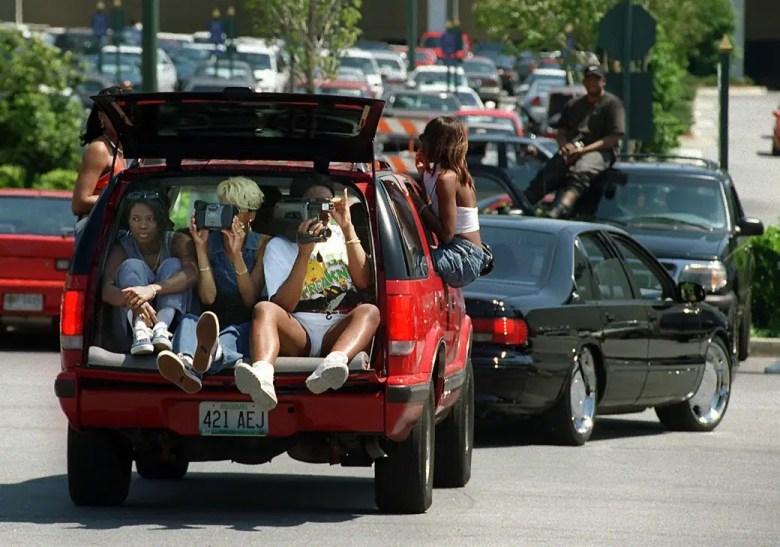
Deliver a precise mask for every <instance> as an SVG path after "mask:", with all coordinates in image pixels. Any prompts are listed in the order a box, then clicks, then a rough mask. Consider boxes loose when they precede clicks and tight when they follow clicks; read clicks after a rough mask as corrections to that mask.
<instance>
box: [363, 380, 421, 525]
mask: <svg viewBox="0 0 780 547" xmlns="http://www.w3.org/2000/svg"><path fill="white" fill-rule="evenodd" d="M434 404H435V402H434V398H433V386H431V387H430V389H429V394H428V399H427V401H426V403H425V405H424V407H423V412H422V416H420V419H419V421H418V422H417V423H416V424H415V425H414V428H413V429H412V431H411V433H409V437H407V439H406V440H404V441H401V442H394V441H385V442H384V443H383V448H384V450H385V453H386V454H387V456H386V457H384V458H380V459H378V460H376V462H375V463H374V490H375V492H374V497H375V500H376V505H377V507H378V508H379V510H380V511H381V512H383V513H424V512H425V511H426V510H427V509H428V508H429V507H430V506H431V502H432V501H433V469H434V457H433V450H434V442H435V434H434V429H435V428H434V423H433V415H434Z"/></svg>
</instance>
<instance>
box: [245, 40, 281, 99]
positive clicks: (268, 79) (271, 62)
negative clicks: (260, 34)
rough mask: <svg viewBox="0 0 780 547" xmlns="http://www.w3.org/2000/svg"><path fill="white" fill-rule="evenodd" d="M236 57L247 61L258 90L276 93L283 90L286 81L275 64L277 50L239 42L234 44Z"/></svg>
mask: <svg viewBox="0 0 780 547" xmlns="http://www.w3.org/2000/svg"><path fill="white" fill-rule="evenodd" d="M236 59H237V60H239V61H244V62H246V63H249V66H251V67H252V72H253V74H254V76H255V80H257V87H258V89H259V91H265V92H267V93H276V92H281V91H284V86H285V83H286V81H287V79H286V77H285V75H284V74H283V73H282V72H280V70H279V66H278V64H277V60H278V59H277V52H276V50H275V49H274V48H271V47H268V46H265V45H260V44H258V43H239V44H238V45H236Z"/></svg>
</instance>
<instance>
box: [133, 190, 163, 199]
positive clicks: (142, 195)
mask: <svg viewBox="0 0 780 547" xmlns="http://www.w3.org/2000/svg"><path fill="white" fill-rule="evenodd" d="M127 197H128V199H160V194H159V193H158V192H152V191H146V192H130V193H129V194H127Z"/></svg>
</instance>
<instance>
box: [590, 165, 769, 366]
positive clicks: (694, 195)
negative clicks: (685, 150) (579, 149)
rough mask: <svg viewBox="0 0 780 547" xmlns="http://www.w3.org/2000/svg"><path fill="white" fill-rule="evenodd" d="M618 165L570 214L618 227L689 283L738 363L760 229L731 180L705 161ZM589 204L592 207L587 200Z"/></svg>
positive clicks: (744, 347) (744, 350) (745, 340)
mask: <svg viewBox="0 0 780 547" xmlns="http://www.w3.org/2000/svg"><path fill="white" fill-rule="evenodd" d="M626 159H630V160H633V161H619V162H617V163H616V164H615V165H614V166H613V168H612V169H611V170H610V171H608V172H607V173H606V174H605V176H604V178H603V179H602V182H606V185H605V186H603V187H604V188H605V191H604V192H603V195H602V192H596V193H591V194H590V198H588V197H586V198H585V199H581V200H580V201H578V202H577V206H576V207H575V215H576V216H577V217H578V218H582V219H585V220H596V221H598V222H609V223H612V224H616V225H618V226H619V227H621V228H623V229H624V230H626V231H627V232H629V233H630V234H631V235H633V236H634V237H635V238H636V239H637V240H638V241H639V242H640V243H642V244H643V245H644V246H645V247H647V248H648V249H650V251H651V252H652V253H653V254H655V256H656V257H658V260H660V262H661V263H662V264H663V265H664V267H665V268H666V269H667V271H668V272H669V273H670V274H671V276H672V278H674V279H675V280H676V281H678V282H679V281H695V282H697V283H699V284H700V285H702V286H703V287H704V288H705V290H706V292H707V298H706V302H707V303H709V304H712V305H713V306H715V307H717V308H718V309H720V310H721V311H722V312H723V313H724V314H725V315H726V317H728V319H729V326H730V327H729V328H730V339H731V340H733V341H734V347H729V351H732V350H733V351H734V352H735V355H736V356H737V357H738V359H739V360H740V361H742V360H744V359H747V356H748V352H749V348H750V321H751V317H750V316H751V308H750V304H751V301H752V295H753V293H752V281H753V270H754V259H753V254H752V253H751V252H750V238H751V237H752V236H757V235H761V234H762V233H763V232H764V225H763V224H762V223H761V221H760V220H758V219H756V218H750V217H747V216H746V215H745V212H744V211H743V210H742V205H741V203H740V200H739V196H738V195H737V189H736V187H735V186H734V181H733V180H732V178H731V175H729V173H728V172H726V171H722V170H721V169H720V168H719V167H718V166H717V164H715V163H714V162H711V161H709V160H701V159H696V158H674V157H664V156H655V155H647V156H642V155H636V156H632V157H630V158H626ZM592 200H595V201H592Z"/></svg>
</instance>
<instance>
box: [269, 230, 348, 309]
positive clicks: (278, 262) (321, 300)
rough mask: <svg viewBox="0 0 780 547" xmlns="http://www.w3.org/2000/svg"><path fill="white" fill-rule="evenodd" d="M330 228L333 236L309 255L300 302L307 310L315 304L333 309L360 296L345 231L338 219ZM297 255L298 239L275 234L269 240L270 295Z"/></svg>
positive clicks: (287, 273)
mask: <svg viewBox="0 0 780 547" xmlns="http://www.w3.org/2000/svg"><path fill="white" fill-rule="evenodd" d="M328 228H330V229H331V231H332V234H331V236H330V237H329V238H328V239H327V241H323V242H322V243H317V244H316V245H315V246H314V250H313V251H312V253H311V255H310V256H309V262H308V265H307V268H306V278H305V280H304V282H303V288H302V289H301V298H300V303H299V307H300V308H302V309H304V310H306V311H312V310H313V309H315V308H316V309H318V310H319V311H328V308H330V310H331V311H332V310H333V309H335V308H337V307H343V306H346V305H347V302H348V301H352V300H353V297H355V296H357V292H356V290H355V286H354V285H353V284H352V278H351V277H350V276H349V268H348V266H347V264H348V261H347V246H346V243H345V239H344V234H343V232H342V231H341V229H340V228H339V227H338V225H337V224H336V223H334V222H331V223H330V224H329V225H328ZM297 256H298V244H297V243H293V242H292V241H289V240H287V239H285V238H282V237H275V238H273V239H272V240H271V241H269V242H268V246H267V247H266V249H265V255H264V257H263V269H264V272H265V284H266V288H267V290H268V296H269V297H273V295H275V294H276V292H277V291H278V290H279V287H281V286H282V284H283V283H284V282H285V281H286V280H287V277H288V276H289V275H290V271H291V270H292V267H293V264H294V263H295V258H296V257H297ZM320 308H321V309H320Z"/></svg>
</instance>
